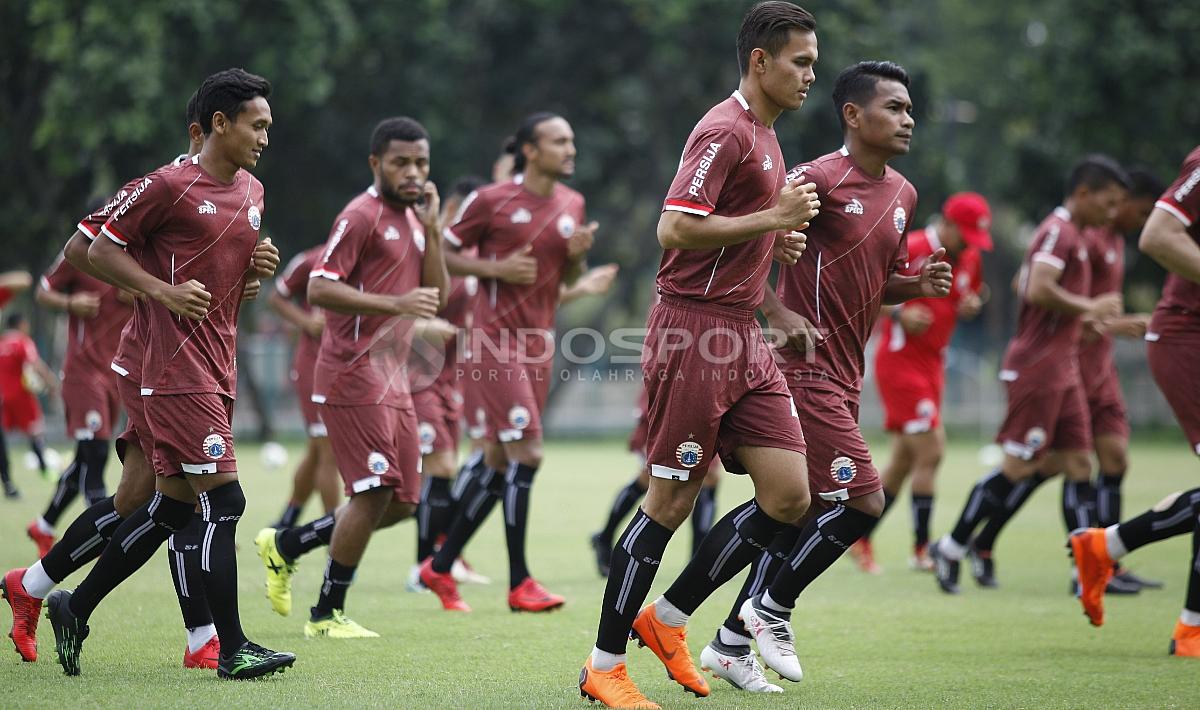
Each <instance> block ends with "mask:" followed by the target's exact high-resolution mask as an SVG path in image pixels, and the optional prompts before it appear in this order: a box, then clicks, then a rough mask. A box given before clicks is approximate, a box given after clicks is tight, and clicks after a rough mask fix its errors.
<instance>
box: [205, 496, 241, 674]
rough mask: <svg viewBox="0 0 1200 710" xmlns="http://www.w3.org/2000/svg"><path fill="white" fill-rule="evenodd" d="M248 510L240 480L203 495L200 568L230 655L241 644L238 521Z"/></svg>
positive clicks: (215, 621)
mask: <svg viewBox="0 0 1200 710" xmlns="http://www.w3.org/2000/svg"><path fill="white" fill-rule="evenodd" d="M244 512H246V496H245V495H244V494H243V493H242V486H241V484H240V483H238V482H237V481H230V482H229V483H226V484H225V485H223V486H219V487H217V488H214V489H212V490H211V491H208V492H207V493H201V494H200V514H201V516H202V517H203V518H204V524H205V528H204V540H203V543H202V544H201V547H200V571H201V572H202V574H203V579H204V594H205V596H206V597H208V608H209V611H210V612H212V618H213V625H214V626H216V627H217V636H219V637H220V638H221V655H222V656H224V657H229V656H232V655H233V654H234V652H235V651H237V650H238V649H239V648H241V647H242V644H244V643H246V634H245V633H243V632H242V620H241V616H240V615H239V614H238V596H237V584H238V579H237V543H236V541H235V536H236V533H237V524H238V520H240V519H241V517H242V513H244Z"/></svg>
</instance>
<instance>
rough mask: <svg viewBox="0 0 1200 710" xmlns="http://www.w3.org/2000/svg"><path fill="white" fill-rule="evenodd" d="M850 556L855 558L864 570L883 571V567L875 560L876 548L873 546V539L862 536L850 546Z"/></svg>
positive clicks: (869, 571)
mask: <svg viewBox="0 0 1200 710" xmlns="http://www.w3.org/2000/svg"><path fill="white" fill-rule="evenodd" d="M850 556H851V557H853V558H854V562H855V563H856V564H857V565H858V568H859V569H860V570H862V571H863V572H866V573H867V574H882V573H883V568H881V567H880V566H879V565H878V564H876V562H875V549H874V548H873V547H871V541H870V540H868V539H867V538H865V537H860V538H859V539H858V541H857V542H855V543H854V544H853V545H851V546H850Z"/></svg>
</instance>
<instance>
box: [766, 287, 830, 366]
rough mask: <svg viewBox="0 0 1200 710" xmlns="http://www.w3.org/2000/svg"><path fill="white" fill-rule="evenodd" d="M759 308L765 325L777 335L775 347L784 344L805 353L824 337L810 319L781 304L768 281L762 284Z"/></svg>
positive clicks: (783, 345) (780, 346)
mask: <svg viewBox="0 0 1200 710" xmlns="http://www.w3.org/2000/svg"><path fill="white" fill-rule="evenodd" d="M759 310H761V311H762V314H763V316H764V317H765V318H766V319H767V326H768V327H769V328H770V329H771V330H772V331H774V333H775V334H776V335H777V337H778V340H777V342H776V347H779V348H782V347H785V346H786V347H791V348H794V349H795V350H798V351H799V352H802V353H807V352H811V351H812V350H813V349H814V348H816V346H817V344H818V343H820V342H821V341H822V340H824V339H825V336H824V335H823V334H822V333H821V331H820V329H818V328H817V327H816V326H815V325H813V324H812V322H811V321H810V320H808V319H807V318H805V317H804V316H802V315H800V314H799V313H796V312H795V311H793V310H791V309H790V308H788V307H787V306H785V305H783V301H781V300H779V296H778V294H776V293H775V289H773V288H771V284H770V283H765V284H763V301H762V305H761V306H759Z"/></svg>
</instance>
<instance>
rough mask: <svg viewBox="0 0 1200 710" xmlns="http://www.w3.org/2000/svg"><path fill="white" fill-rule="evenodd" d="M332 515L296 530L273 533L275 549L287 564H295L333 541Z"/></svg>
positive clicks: (289, 529) (323, 516) (329, 514)
mask: <svg viewBox="0 0 1200 710" xmlns="http://www.w3.org/2000/svg"><path fill="white" fill-rule="evenodd" d="M334 522H335V521H334V518H333V513H327V514H325V515H322V516H321V517H319V518H317V519H316V520H314V521H312V522H310V523H305V524H304V525H301V526H300V527H298V528H288V529H287V530H280V531H279V532H277V533H275V547H276V548H277V549H278V550H279V554H280V555H282V556H283V559H284V560H285V561H287V562H295V561H296V560H297V559H299V558H300V556H301V555H303V554H304V553H306V552H312V551H313V550H315V549H317V548H318V547H322V546H324V545H328V544H329V541H330V540H332V539H333V524H334Z"/></svg>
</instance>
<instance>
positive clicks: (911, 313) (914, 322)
mask: <svg viewBox="0 0 1200 710" xmlns="http://www.w3.org/2000/svg"><path fill="white" fill-rule="evenodd" d="M896 320H897V321H898V322H899V323H900V327H901V328H903V329H904V332H905V333H908V334H909V335H920V334H921V333H924V332H925V331H927V330H929V326H931V325H933V311H931V310H929V308H928V307H927V306H922V305H921V304H919V303H910V304H908V305H905V306H902V307H901V308H900V312H899V313H897V314H896Z"/></svg>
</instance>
